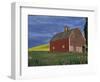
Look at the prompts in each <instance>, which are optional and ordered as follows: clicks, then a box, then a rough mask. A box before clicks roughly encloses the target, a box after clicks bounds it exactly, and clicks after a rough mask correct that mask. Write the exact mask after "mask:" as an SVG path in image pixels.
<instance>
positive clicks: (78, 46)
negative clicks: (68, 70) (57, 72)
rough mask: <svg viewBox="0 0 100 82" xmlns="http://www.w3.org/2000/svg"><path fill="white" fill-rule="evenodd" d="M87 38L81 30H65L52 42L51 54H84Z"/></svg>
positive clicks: (67, 28)
mask: <svg viewBox="0 0 100 82" xmlns="http://www.w3.org/2000/svg"><path fill="white" fill-rule="evenodd" d="M84 46H85V38H84V36H83V34H82V33H81V31H80V29H79V28H74V29H69V27H67V26H66V27H65V28H64V32H60V33H57V34H56V35H54V36H53V37H52V39H51V40H50V52H80V53H81V52H83V47H84Z"/></svg>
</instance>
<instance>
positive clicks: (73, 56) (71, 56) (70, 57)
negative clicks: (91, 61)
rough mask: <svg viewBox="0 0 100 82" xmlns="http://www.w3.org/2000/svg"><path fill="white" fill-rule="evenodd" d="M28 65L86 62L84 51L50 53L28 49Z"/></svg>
mask: <svg viewBox="0 0 100 82" xmlns="http://www.w3.org/2000/svg"><path fill="white" fill-rule="evenodd" d="M28 54H29V55H28V66H47V65H71V64H87V63H88V57H87V54H86V53H57V52H54V53H51V52H48V51H29V52H28Z"/></svg>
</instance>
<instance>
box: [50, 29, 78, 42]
mask: <svg viewBox="0 0 100 82" xmlns="http://www.w3.org/2000/svg"><path fill="white" fill-rule="evenodd" d="M76 29H77V28H75V29H69V30H68V31H66V32H60V33H57V34H56V35H54V36H53V37H52V38H51V40H50V41H55V40H59V39H64V38H67V37H69V36H70V34H71V33H72V31H74V30H76Z"/></svg>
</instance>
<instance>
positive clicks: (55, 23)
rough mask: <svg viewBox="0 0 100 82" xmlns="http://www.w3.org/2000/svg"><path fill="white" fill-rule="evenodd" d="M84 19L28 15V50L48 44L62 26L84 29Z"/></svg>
mask: <svg viewBox="0 0 100 82" xmlns="http://www.w3.org/2000/svg"><path fill="white" fill-rule="evenodd" d="M85 22H86V21H85V17H69V16H46V15H44V16H42V15H28V48H31V47H34V46H38V45H41V44H47V43H49V41H50V39H51V38H52V37H53V36H54V35H55V34H56V33H59V32H63V31H64V26H68V27H70V28H71V29H73V28H76V27H78V28H80V30H81V31H83V29H84V24H85Z"/></svg>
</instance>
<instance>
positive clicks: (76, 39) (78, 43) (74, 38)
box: [69, 29, 85, 52]
mask: <svg viewBox="0 0 100 82" xmlns="http://www.w3.org/2000/svg"><path fill="white" fill-rule="evenodd" d="M69 43H70V44H69V51H70V52H82V47H83V46H84V44H85V39H84V37H83V35H82V33H81V32H80V30H79V29H76V30H75V31H73V32H72V34H71V35H70V38H69Z"/></svg>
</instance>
